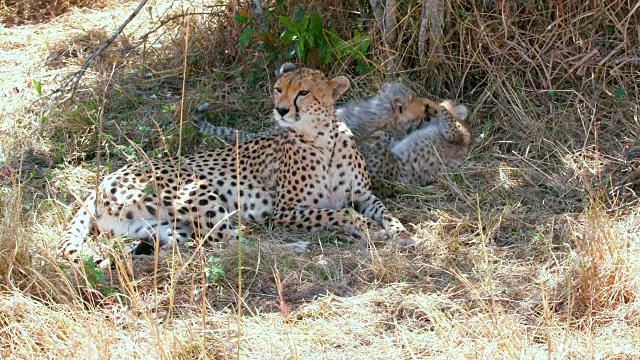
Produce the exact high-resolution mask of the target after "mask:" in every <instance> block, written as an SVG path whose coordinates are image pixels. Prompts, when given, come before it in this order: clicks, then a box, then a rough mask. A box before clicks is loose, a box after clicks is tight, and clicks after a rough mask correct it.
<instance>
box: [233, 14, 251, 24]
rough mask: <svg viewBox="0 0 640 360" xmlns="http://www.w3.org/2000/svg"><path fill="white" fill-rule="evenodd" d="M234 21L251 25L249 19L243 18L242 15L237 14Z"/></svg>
mask: <svg viewBox="0 0 640 360" xmlns="http://www.w3.org/2000/svg"><path fill="white" fill-rule="evenodd" d="M233 20H235V21H237V22H239V23H243V24H248V23H249V19H247V18H246V17H244V16H242V14H236V16H234V17H233Z"/></svg>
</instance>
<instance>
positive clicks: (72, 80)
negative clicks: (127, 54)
mask: <svg viewBox="0 0 640 360" xmlns="http://www.w3.org/2000/svg"><path fill="white" fill-rule="evenodd" d="M146 3H147V0H141V1H140V3H139V4H138V7H137V8H136V9H135V10H134V11H133V12H132V13H131V15H129V17H128V18H127V20H125V21H124V22H123V23H122V25H120V26H119V27H118V29H116V31H115V32H114V33H113V34H111V36H110V37H109V38H108V39H107V40H106V41H105V42H104V43H103V44H102V45H101V46H100V47H99V48H98V50H96V51H95V52H94V53H93V54H91V56H90V57H89V59H87V61H85V62H84V64H82V67H81V68H80V70H78V71H76V72H74V73H73V74H70V75H67V76H66V77H65V78H64V79H63V80H62V84H61V85H60V87H59V88H58V89H56V90H54V91H53V92H52V93H51V95H53V94H56V93H60V92H64V91H69V90H72V91H73V92H72V93H71V96H70V97H73V95H74V94H75V92H76V89H77V88H78V84H80V79H82V76H83V75H84V73H85V72H86V71H87V69H88V68H89V65H91V63H92V62H93V60H95V58H96V57H98V55H100V53H102V52H103V51H104V49H106V48H107V47H109V45H111V43H113V41H114V40H115V39H116V38H117V37H118V35H120V33H122V30H124V28H125V27H126V26H127V25H128V24H129V23H130V22H131V20H133V19H134V18H135V17H136V16H137V15H138V13H139V12H140V10H142V8H143V7H144V5H145V4H146ZM70 84H73V85H71V86H70V87H69V85H70Z"/></svg>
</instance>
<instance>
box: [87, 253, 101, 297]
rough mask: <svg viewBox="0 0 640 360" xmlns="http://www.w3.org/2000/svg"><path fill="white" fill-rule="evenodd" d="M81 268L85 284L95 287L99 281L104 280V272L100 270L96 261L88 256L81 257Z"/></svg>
mask: <svg viewBox="0 0 640 360" xmlns="http://www.w3.org/2000/svg"><path fill="white" fill-rule="evenodd" d="M82 264H83V270H84V276H85V282H86V284H85V285H87V286H89V287H90V288H92V289H95V288H96V287H97V285H98V284H99V283H101V282H102V281H103V280H104V274H103V272H102V270H101V269H100V268H99V267H98V265H96V262H95V261H94V260H93V258H92V257H90V256H85V257H84V258H83V262H82Z"/></svg>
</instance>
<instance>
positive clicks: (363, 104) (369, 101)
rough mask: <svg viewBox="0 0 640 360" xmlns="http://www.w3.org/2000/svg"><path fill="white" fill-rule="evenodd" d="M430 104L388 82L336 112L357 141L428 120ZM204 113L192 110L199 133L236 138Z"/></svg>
mask: <svg viewBox="0 0 640 360" xmlns="http://www.w3.org/2000/svg"><path fill="white" fill-rule="evenodd" d="M430 104H432V102H431V101H430V100H428V99H423V98H420V97H418V96H417V95H416V93H415V92H414V91H413V90H411V88H409V87H408V86H407V85H405V84H403V83H398V82H390V83H385V84H384V85H383V86H382V89H381V90H380V92H379V93H378V94H376V95H374V96H371V97H369V98H366V99H363V100H356V101H350V102H347V103H345V104H342V105H338V106H336V109H335V116H336V117H337V118H338V119H339V120H341V121H342V122H344V123H345V124H346V125H347V126H348V127H349V129H351V132H352V133H353V134H354V136H355V139H356V142H357V143H358V144H360V143H362V142H364V141H366V140H367V138H368V137H369V136H370V135H371V134H373V133H374V132H376V131H385V132H387V133H388V134H390V135H391V136H392V137H394V138H399V137H403V136H405V135H406V134H407V131H408V129H409V127H410V126H416V125H418V124H419V123H421V122H423V121H425V120H428V117H429V115H430V111H429V106H430ZM204 114H205V113H204V112H203V111H201V110H200V109H196V111H195V112H194V114H193V116H194V118H195V120H196V125H197V127H198V129H199V131H200V132H201V133H203V134H205V135H207V136H211V137H218V138H220V139H223V140H225V141H229V142H235V139H236V129H234V128H230V127H226V126H215V125H213V124H211V123H210V122H208V121H206V120H205V119H204ZM283 131H285V129H283V128H280V127H277V126H276V127H274V128H271V129H266V130H262V131H257V132H248V131H244V130H238V134H239V140H240V141H241V142H245V141H249V140H251V139H255V138H257V137H261V136H269V135H273V134H276V133H279V132H283Z"/></svg>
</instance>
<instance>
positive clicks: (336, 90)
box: [329, 76, 349, 101]
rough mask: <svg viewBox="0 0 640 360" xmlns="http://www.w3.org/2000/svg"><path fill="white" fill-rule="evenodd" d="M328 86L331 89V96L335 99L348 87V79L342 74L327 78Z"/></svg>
mask: <svg viewBox="0 0 640 360" xmlns="http://www.w3.org/2000/svg"><path fill="white" fill-rule="evenodd" d="M329 88H331V89H333V93H332V94H331V97H332V98H333V101H336V100H338V99H339V98H340V96H342V94H344V92H345V91H347V89H349V79H347V78H346V77H344V76H336V77H334V78H333V79H331V80H329Z"/></svg>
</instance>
